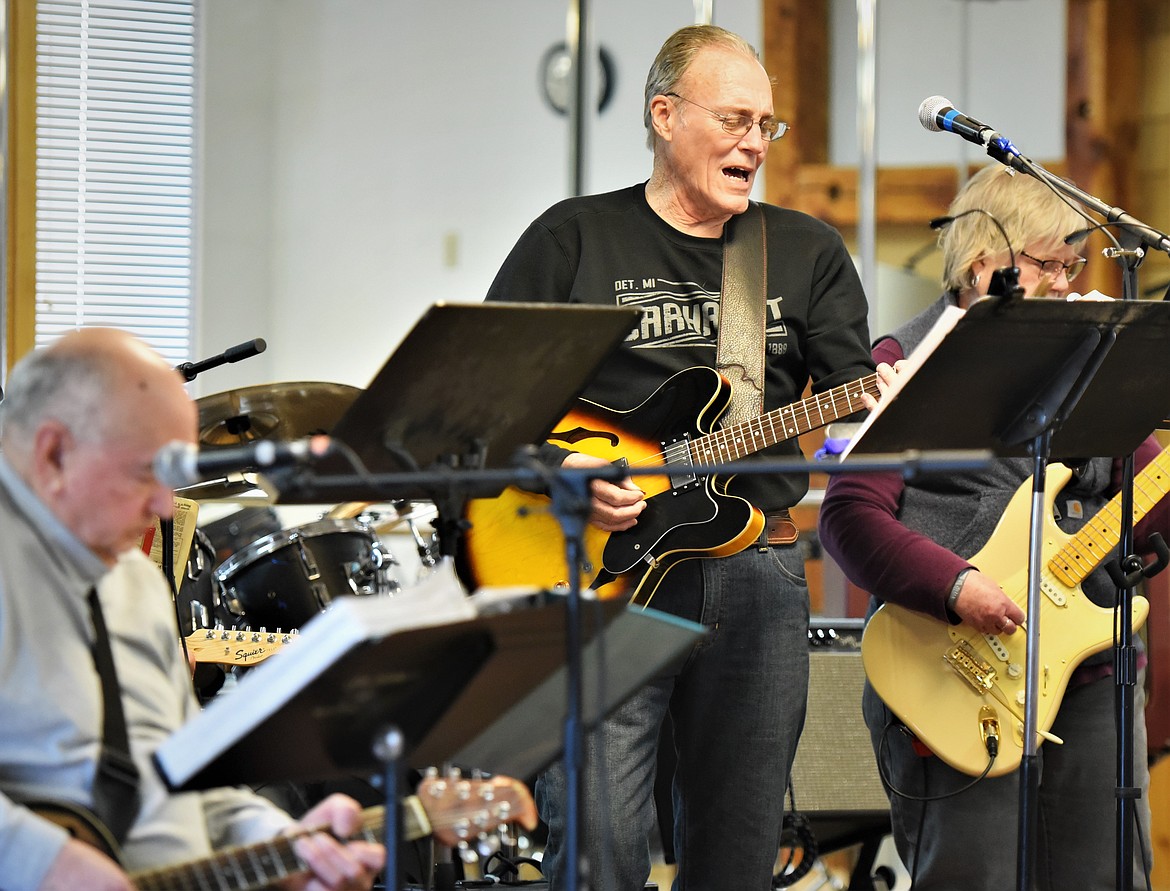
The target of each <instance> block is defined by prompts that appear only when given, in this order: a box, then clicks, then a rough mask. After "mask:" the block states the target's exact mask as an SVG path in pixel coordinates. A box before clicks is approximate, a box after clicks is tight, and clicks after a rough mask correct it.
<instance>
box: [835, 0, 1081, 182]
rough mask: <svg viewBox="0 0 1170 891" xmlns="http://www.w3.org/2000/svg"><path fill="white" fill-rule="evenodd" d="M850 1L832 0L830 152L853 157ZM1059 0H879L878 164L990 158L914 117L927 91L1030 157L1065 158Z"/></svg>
mask: <svg viewBox="0 0 1170 891" xmlns="http://www.w3.org/2000/svg"><path fill="white" fill-rule="evenodd" d="M856 7H857V3H856V0H832V3H831V7H830V9H831V13H830V14H831V16H832V25H831V34H832V36H833V40H832V71H831V92H832V95H833V98H834V102H833V105H832V108H831V109H830V112H831V115H832V119H831V125H830V157H831V160H832V162H833V163H834V164H856V163H857V162H858V157H859V152H858V145H857V115H856V104H857V71H856V66H857V37H856V34H857V9H856ZM1064 7H1065V0H980V2H976V0H883V2H880V3H877V38H876V46H877V85H878V96H877V103H876V104H877V126H876V131H877V134H876V152H875V154H876V157H877V159H878V163H879V164H884V165H890V166H898V165H911V166H918V165H932V164H957V165H960V166H963V167H965V166H966V165H968V164H978V163H980V162H981V161H987V160H988V159H987V156H986V155H985V154H984V152H983V150H982V149H981V148H980V147H979V146H976V145H972V144H971V143H969V142H965V141H963V140H962V139H961V138H959V137H958V136H955V135H953V134H951V133H930V132H927V131H926V130H924V129H923V128H922V126H921V125H920V124H919V123H918V106H919V105H920V104H921V102H922V100H923V99H925V98H927V97H928V96H938V95H942V96H946V97H947V98H948V99H950V100H951V101H952V102H953V103H954V105H955V107H956V108H958V109H959V110H960V111H962V112H964V113H966V114H968V115H970V116H972V117H974V118H976V119H978V120H980V121H983V122H984V123H985V124H988V125H989V126H992V127H994V128H995V129H997V130H999V132H1000V133H1002V134H1003V135H1004V136H1007V137H1008V138H1009V139H1011V140H1012V141H1013V142H1014V143H1015V145H1016V147H1017V148H1018V149H1019V150H1020V151H1021V152H1022V153H1023V154H1024V155H1026V156H1027V157H1030V158H1034V159H1035V160H1037V161H1040V162H1043V161H1045V160H1050V159H1053V158H1063V157H1064V83H1065V61H1066V60H1065V27H1064V12H1065V9H1064Z"/></svg>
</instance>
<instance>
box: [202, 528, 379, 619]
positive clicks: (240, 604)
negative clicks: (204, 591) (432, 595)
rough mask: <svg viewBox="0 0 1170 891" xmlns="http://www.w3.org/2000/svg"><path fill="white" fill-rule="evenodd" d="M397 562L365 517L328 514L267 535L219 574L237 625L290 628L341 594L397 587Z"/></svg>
mask: <svg viewBox="0 0 1170 891" xmlns="http://www.w3.org/2000/svg"><path fill="white" fill-rule="evenodd" d="M395 562H396V561H395V560H394V558H393V557H392V556H391V555H390V553H389V552H388V551H387V550H386V549H385V548H384V547H383V546H382V544H381V542H379V541H378V539H377V537H376V536H375V535H374V534H373V533H372V532H371V531H370V529H369V528H368V527H367V526H366V525H365V524H364V523H359V522H356V521H354V520H338V519H324V520H318V521H317V522H315V523H309V524H307V525H304V526H297V527H296V528H294V529H290V530H283V531H281V532H275V533H273V534H271V535H266V536H264V537H263V538H261V539H259V540H257V541H255V542H253V543H252V544H250V545H248V547H246V548H244V549H243V550H242V551H240V552H239V553H237V554H233V555H232V556H231V557H230V558H229V559H228V560H227V561H226V562H225V563H223V565H221V566H220V567H219V568H218V569H216V571H215V577H216V579H217V580H218V581H219V584H220V596H221V598H222V605H223V608H224V609H225V610H226V611H227V612H228V614H229V615H230V616H232V617H233V619H234V621H235V624H237V625H242V626H246V627H248V628H251V629H258V628H266V629H268V630H270V631H273V630H276V629H281V630H286V631H287V630H289V629H292V628H300V627H301V626H302V625H304V624H305V622H307V621H309V619H311V618H312V617H313V616H315V615H316V614H317V613H319V612H320V611H321V610H323V609H324V608H325V607H327V606H328V605H329V604H330V603H331V602H332V601H333V599H334V598H336V597H341V596H344V595H346V594H353V595H368V594H393V593H395V592H396V591H397V590H398V582H397V580H396V579H395V578H394V574H393V571H392V567H393V565H394V564H395Z"/></svg>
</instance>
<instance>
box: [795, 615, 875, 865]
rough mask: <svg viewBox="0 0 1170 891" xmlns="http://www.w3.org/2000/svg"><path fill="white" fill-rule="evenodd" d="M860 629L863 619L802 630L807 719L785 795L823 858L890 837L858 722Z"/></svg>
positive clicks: (815, 623)
mask: <svg viewBox="0 0 1170 891" xmlns="http://www.w3.org/2000/svg"><path fill="white" fill-rule="evenodd" d="M862 626H863V620H862V619H843V618H813V619H812V620H811V621H810V624H809V641H808V642H809V685H808V713H807V715H806V717H805V722H804V732H803V733H802V734H801V737H800V744H799V745H798V746H797V749H796V760H795V763H794V764H793V766H792V794H793V802H794V804H795V810H796V811H797V813H799V814H803V815H804V816H805V817H806V818H807V819H808V821H809V824H810V826H811V828H812V831H813V834H814V836H815V838H816V841H817V846H818V847H819V849H820V850H821V851H822V852H824V851H834V850H837V849H839V848H843V847H847V846H849V845H853V844H856V843H859V842H863V841H867V840H873V839H875V838H879V839H880V838H881V837H882V836H884V835H886V834H888V833H889V832H890V810H889V802H888V800H887V799H886V794H885V791H884V790H883V788H882V783H881V779H880V778H879V776H878V772H877V764H876V762H875V759H874V753H873V747H872V745H871V744H870V739H869V729H868V728H867V727H866V726H865V721H864V719H863V718H862V716H861V692H862V688H863V686H864V684H865V671H864V669H863V668H862V665H861V632H862Z"/></svg>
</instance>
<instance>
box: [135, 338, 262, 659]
mask: <svg viewBox="0 0 1170 891" xmlns="http://www.w3.org/2000/svg"><path fill="white" fill-rule="evenodd" d="M266 349H268V344H267V343H266V342H265V340H264V338H262V337H257V338H256V339H255V340H249V341H248V342H247V343H241V344H237V345H236V346H234V347H229V348H228V349H226V350H224V351H223V352H222V353H220V354H219V355H217V356H212V357H211V358H209V359H201V360H199V361H198V362H183V363H182V364H181V365H176V366H175V371H177V372H179V374H181V375H182V376H183V380H185V381H186V382H187V383H190V382H191V381H193V380H195V378H196V377H198V376H199V375H200V374H201V373H202V372H204V371H207V370H208V369H211V368H217V367H219V366H220V365H226V364H228V363H229V362H239V361H241V360H243V359H249V358H251V357H252V356H255V355H258V354H260V353H262V352H264V351H265V350H266ZM158 531H159V535H161V536H162V542H161V545H162V572H163V575H164V576H165V577H166V580H167V585H168V586H169V587H170V589H171V603H172V604H173V606H174V609H175V623H176V625H177V626H178V630H179V641H180V642H181V643H182V645H183V658H184V659H188V660H189V658H190V654H188V652H187V638H186V637H185V636H184V634H183V616H182V615H181V614H180V612H179V610H180V607H179V586H178V585H177V584H176V583H175V521H174V519H173V518H171V517H167V518H166V519H164V518H163V517H159V518H158Z"/></svg>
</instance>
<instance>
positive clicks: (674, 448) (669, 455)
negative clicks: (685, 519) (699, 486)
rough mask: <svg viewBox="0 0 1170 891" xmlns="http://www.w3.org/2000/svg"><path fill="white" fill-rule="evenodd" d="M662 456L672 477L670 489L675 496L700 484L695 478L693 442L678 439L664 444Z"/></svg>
mask: <svg viewBox="0 0 1170 891" xmlns="http://www.w3.org/2000/svg"><path fill="white" fill-rule="evenodd" d="M662 456H663V458H664V459H665V461H664V463H665V465H666V469H667V471H668V475H669V477H670V488H671V489H672V490H674V492H675V494H677V493H678V491H679V490H681V489H686V488H687V487H689V486H693V485H694V484H695V483H696V482H698V478H697V477H696V476H695V471H694V462H693V460H692V459H691V441H690V440H689V439H686V438H683V439H676V440H675V441H674V442H664V443H663V444H662Z"/></svg>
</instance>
